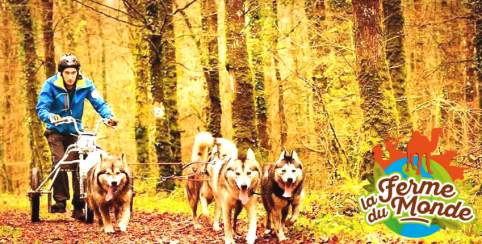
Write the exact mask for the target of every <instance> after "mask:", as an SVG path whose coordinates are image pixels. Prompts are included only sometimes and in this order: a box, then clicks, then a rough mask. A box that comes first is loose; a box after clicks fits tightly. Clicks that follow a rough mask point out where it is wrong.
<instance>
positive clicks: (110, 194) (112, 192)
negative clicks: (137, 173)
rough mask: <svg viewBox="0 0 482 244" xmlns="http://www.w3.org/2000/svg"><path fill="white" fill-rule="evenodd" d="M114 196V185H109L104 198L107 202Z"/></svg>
mask: <svg viewBox="0 0 482 244" xmlns="http://www.w3.org/2000/svg"><path fill="white" fill-rule="evenodd" d="M113 197H114V186H109V189H108V190H107V196H105V200H106V201H107V202H108V201H110V200H111V199H112V198H113Z"/></svg>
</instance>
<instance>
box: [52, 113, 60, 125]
mask: <svg viewBox="0 0 482 244" xmlns="http://www.w3.org/2000/svg"><path fill="white" fill-rule="evenodd" d="M61 119H62V117H60V115H58V114H54V115H52V116H50V123H52V124H55V123H58V122H59V121H60V120H61Z"/></svg>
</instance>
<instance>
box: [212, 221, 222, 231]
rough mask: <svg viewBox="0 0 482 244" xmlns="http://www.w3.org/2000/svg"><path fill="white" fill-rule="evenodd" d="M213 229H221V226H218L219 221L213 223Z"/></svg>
mask: <svg viewBox="0 0 482 244" xmlns="http://www.w3.org/2000/svg"><path fill="white" fill-rule="evenodd" d="M213 230H214V231H220V230H221V227H219V223H214V225H213Z"/></svg>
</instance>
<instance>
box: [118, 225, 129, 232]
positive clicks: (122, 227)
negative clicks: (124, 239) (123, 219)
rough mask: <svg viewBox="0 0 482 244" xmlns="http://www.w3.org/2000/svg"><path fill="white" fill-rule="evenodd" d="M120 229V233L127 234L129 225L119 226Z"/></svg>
mask: <svg viewBox="0 0 482 244" xmlns="http://www.w3.org/2000/svg"><path fill="white" fill-rule="evenodd" d="M119 229H120V231H122V232H125V231H126V230H127V225H125V224H119Z"/></svg>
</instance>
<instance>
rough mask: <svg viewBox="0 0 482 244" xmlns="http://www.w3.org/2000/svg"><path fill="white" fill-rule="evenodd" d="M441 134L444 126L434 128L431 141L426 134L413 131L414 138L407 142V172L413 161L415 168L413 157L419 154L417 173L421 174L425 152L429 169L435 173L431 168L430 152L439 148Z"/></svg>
mask: <svg viewBox="0 0 482 244" xmlns="http://www.w3.org/2000/svg"><path fill="white" fill-rule="evenodd" d="M440 135H442V128H433V129H432V137H431V140H430V141H429V140H428V138H427V137H426V136H424V135H422V134H420V132H418V131H414V132H413V134H412V139H411V140H410V141H409V142H408V144H407V170H405V172H408V171H410V169H409V165H410V163H412V169H415V164H414V163H413V157H415V154H418V169H417V175H421V173H420V168H421V167H422V157H423V155H424V154H425V163H426V164H427V171H428V173H429V174H433V172H432V170H431V169H430V154H431V153H432V152H433V151H435V149H437V145H438V140H439V137H440Z"/></svg>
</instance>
